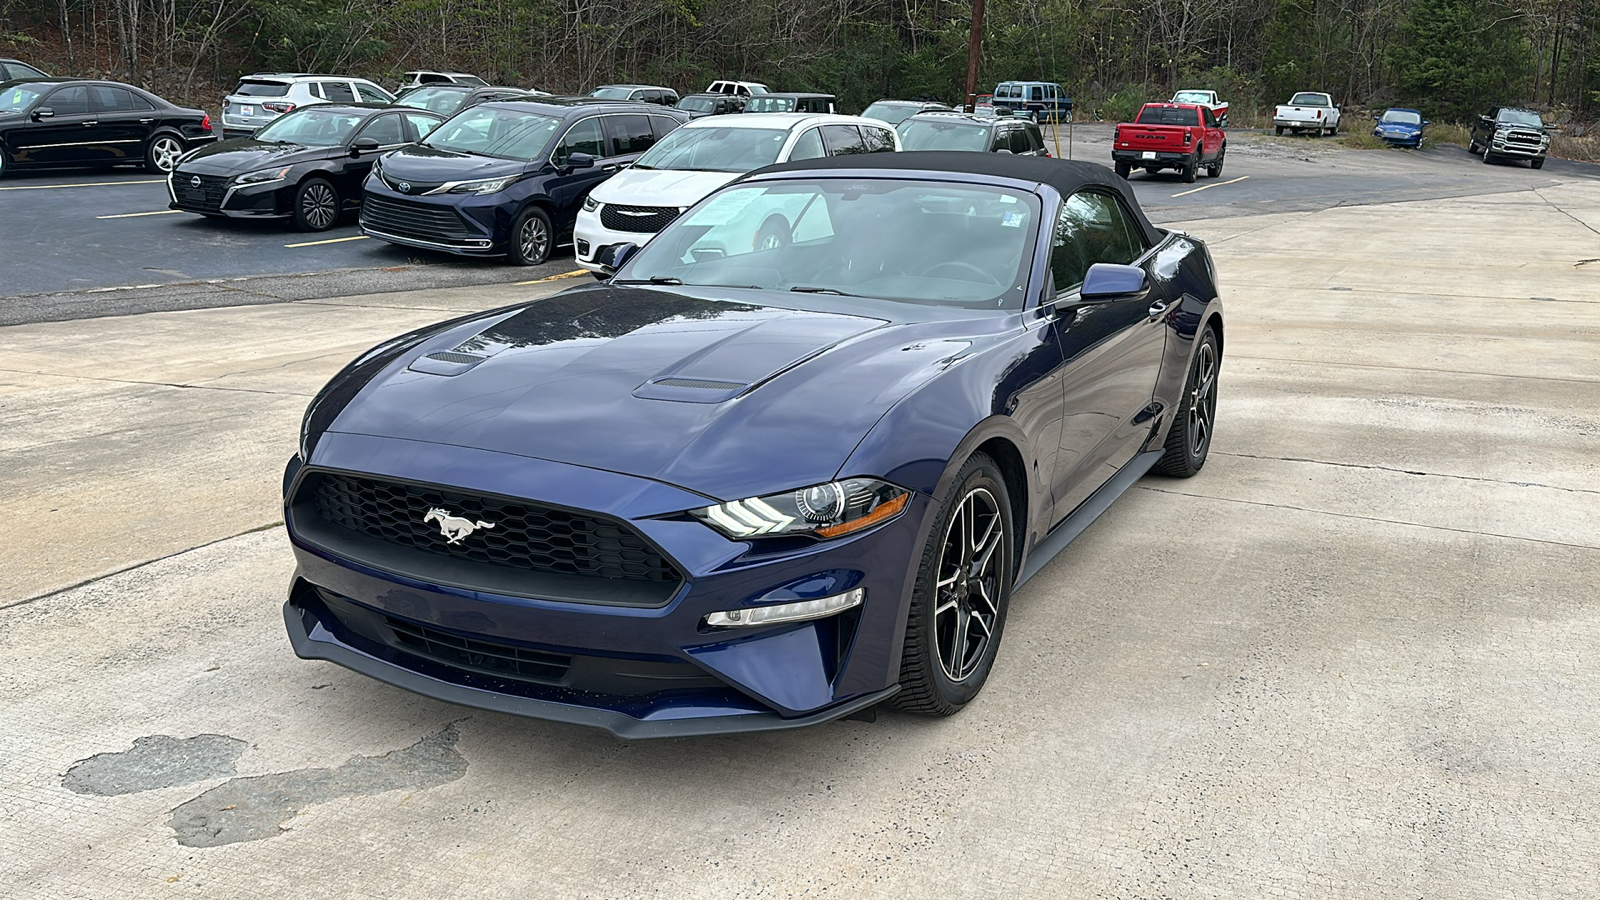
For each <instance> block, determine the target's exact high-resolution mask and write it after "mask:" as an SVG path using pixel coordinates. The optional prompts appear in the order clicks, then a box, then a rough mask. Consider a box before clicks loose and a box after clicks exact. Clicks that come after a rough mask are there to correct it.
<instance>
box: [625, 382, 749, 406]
mask: <svg viewBox="0 0 1600 900" xmlns="http://www.w3.org/2000/svg"><path fill="white" fill-rule="evenodd" d="M748 387H750V384H749V382H744V381H719V380H717V379H714V378H659V379H656V380H655V381H650V382H646V383H644V384H642V385H640V386H639V389H638V390H636V391H634V392H633V395H634V396H635V397H638V398H639V399H640V400H677V401H679V402H683V403H721V402H722V401H724V400H732V399H733V398H734V397H737V396H739V395H740V394H742V393H744V390H745V389H746V388H748Z"/></svg>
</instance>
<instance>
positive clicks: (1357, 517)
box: [1136, 484, 1600, 551]
mask: <svg viewBox="0 0 1600 900" xmlns="http://www.w3.org/2000/svg"><path fill="white" fill-rule="evenodd" d="M1136 487H1137V488H1138V489H1139V490H1141V491H1151V492H1153V493H1157V494H1172V495H1173V496H1176V497H1189V498H1191V499H1194V500H1215V501H1216V502H1218V503H1238V504H1242V505H1244V506H1261V507H1265V508H1267V509H1282V510H1288V511H1290V512H1303V513H1311V514H1312V515H1316V516H1329V517H1331V518H1335V519H1354V520H1355V521H1358V522H1378V523H1380V524H1384V525H1404V526H1406V527H1409V528H1424V529H1427V530H1429V531H1448V532H1451V533H1454V534H1470V535H1475V536H1478V537H1491V538H1499V539H1501V540H1506V541H1525V542H1527V543H1530V544H1548V545H1550V546H1552V547H1568V548H1571V549H1573V550H1594V551H1600V546H1591V545H1589V544H1571V543H1568V542H1566V541H1552V540H1549V539H1547V538H1536V537H1527V536H1526V535H1520V534H1500V533H1499V532H1496V531H1477V530H1474V529H1471V528H1451V527H1450V526H1448V525H1429V524H1426V523H1423V522H1407V521H1405V520H1404V519H1385V518H1383V517H1382V516H1362V515H1357V514H1355V513H1342V512H1333V511H1332V510H1326V509H1312V508H1310V507H1306V506H1295V505H1293V504H1290V503H1268V502H1266V501H1265V500H1240V499H1238V498H1235V497H1214V496H1211V495H1209V494H1191V493H1189V492H1188V491H1174V490H1171V489H1169V488H1158V487H1151V486H1149V485H1143V484H1141V485H1136Z"/></svg>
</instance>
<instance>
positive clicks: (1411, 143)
mask: <svg viewBox="0 0 1600 900" xmlns="http://www.w3.org/2000/svg"><path fill="white" fill-rule="evenodd" d="M1372 136H1373V137H1375V138H1377V139H1378V140H1380V141H1383V142H1384V143H1386V144H1393V145H1395V146H1396V147H1420V146H1422V132H1420V131H1419V132H1392V133H1385V132H1383V131H1382V130H1374V131H1373V132H1372Z"/></svg>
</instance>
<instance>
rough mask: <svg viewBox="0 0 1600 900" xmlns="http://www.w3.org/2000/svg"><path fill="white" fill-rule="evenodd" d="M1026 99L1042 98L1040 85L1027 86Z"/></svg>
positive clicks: (1042, 90) (1042, 93) (1042, 89)
mask: <svg viewBox="0 0 1600 900" xmlns="http://www.w3.org/2000/svg"><path fill="white" fill-rule="evenodd" d="M1028 99H1029V100H1043V99H1044V88H1041V87H1039V86H1037V85H1035V86H1033V87H1031V88H1028Z"/></svg>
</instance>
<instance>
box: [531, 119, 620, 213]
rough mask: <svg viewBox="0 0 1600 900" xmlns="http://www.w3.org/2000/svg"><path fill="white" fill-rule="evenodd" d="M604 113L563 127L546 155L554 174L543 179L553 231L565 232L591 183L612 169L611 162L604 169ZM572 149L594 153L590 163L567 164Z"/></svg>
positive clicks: (606, 175)
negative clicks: (583, 166) (551, 208)
mask: <svg viewBox="0 0 1600 900" xmlns="http://www.w3.org/2000/svg"><path fill="white" fill-rule="evenodd" d="M605 118H606V117H605V116H590V117H588V118H587V119H579V120H578V121H577V122H575V123H573V125H572V126H571V127H570V128H568V129H567V133H566V134H564V135H562V136H561V139H560V140H559V141H557V142H556V149H555V152H554V153H552V154H551V156H550V162H551V163H552V164H553V165H554V166H555V167H556V174H555V175H554V176H552V177H551V178H550V180H549V181H548V182H547V184H548V190H549V192H550V199H551V200H552V201H553V202H554V205H555V210H556V215H555V222H554V225H555V228H556V233H557V234H566V233H568V232H570V231H571V230H572V225H573V222H575V221H576V220H577V218H578V206H579V204H581V203H582V202H583V198H584V197H586V196H588V194H589V191H590V190H591V189H593V188H594V186H595V185H597V184H599V183H600V182H602V181H604V180H606V179H607V178H610V177H611V174H612V172H615V171H616V167H615V165H614V164H613V165H612V169H611V171H610V172H607V171H605V166H606V158H607V156H609V155H610V148H609V141H608V140H607V139H606V133H605V123H604V122H603V121H602V120H603V119H605ZM574 153H587V154H588V155H590V156H592V157H594V161H595V163H594V165H592V166H590V167H588V168H586V169H574V168H569V166H568V164H567V163H568V160H570V159H571V158H572V155H573V154H574Z"/></svg>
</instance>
